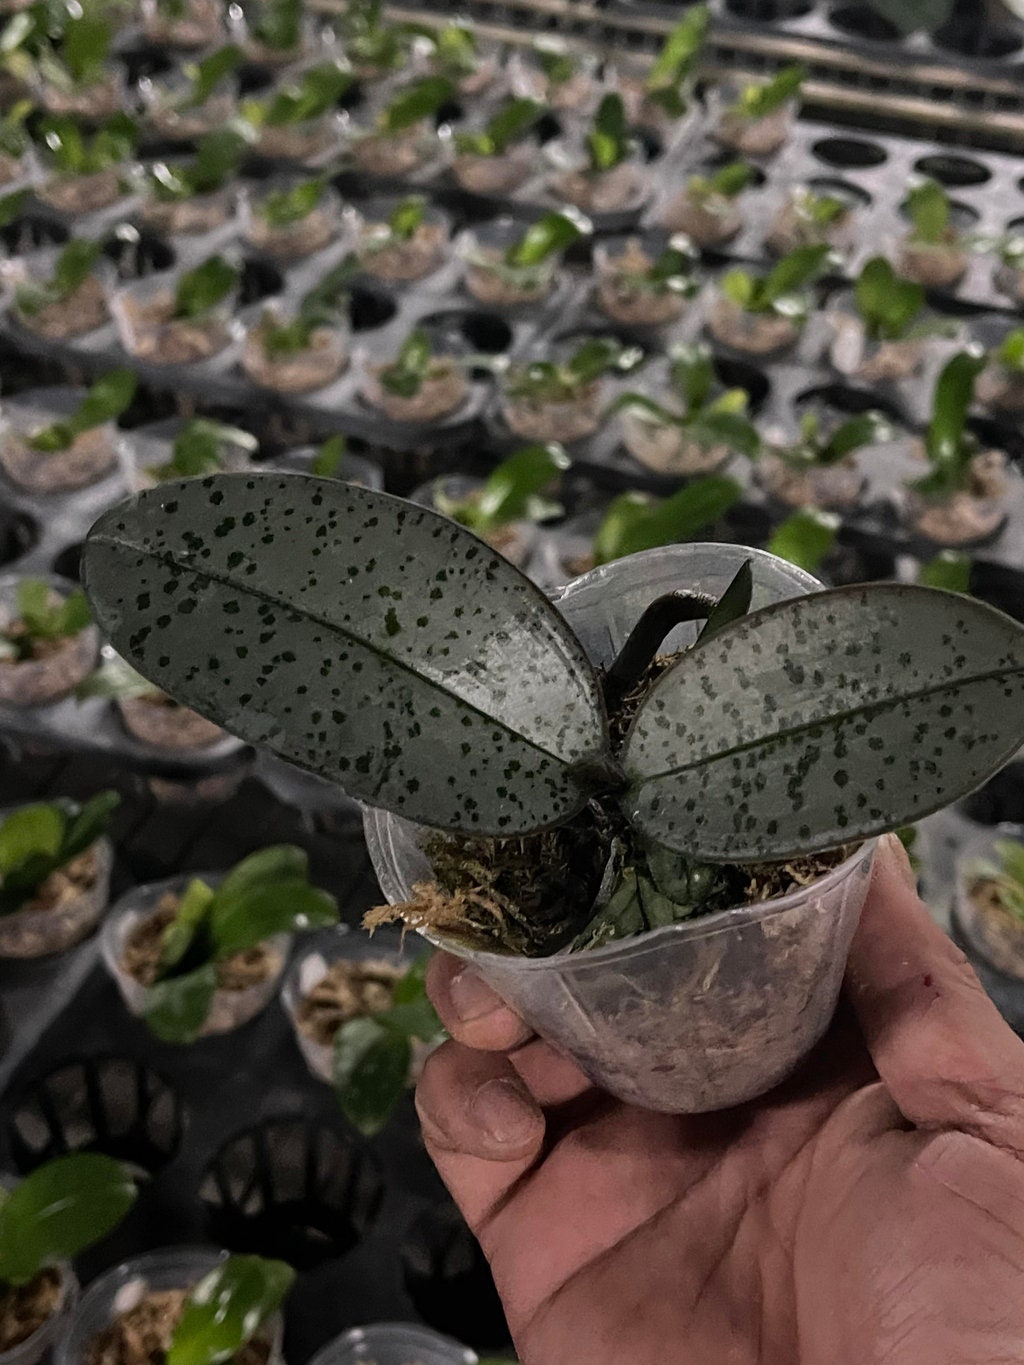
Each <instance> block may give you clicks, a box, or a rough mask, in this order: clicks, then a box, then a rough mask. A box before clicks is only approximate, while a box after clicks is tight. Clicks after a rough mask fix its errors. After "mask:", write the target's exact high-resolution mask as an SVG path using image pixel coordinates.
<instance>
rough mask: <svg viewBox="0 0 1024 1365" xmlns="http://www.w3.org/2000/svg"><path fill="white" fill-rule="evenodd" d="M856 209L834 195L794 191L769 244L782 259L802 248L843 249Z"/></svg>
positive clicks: (801, 188)
mask: <svg viewBox="0 0 1024 1365" xmlns="http://www.w3.org/2000/svg"><path fill="white" fill-rule="evenodd" d="M852 215H853V206H852V204H851V203H850V201H849V200H848V199H841V198H839V196H838V195H835V194H828V193H824V194H818V193H817V192H816V191H815V190H813V189H811V188H810V187H809V186H806V185H800V186H797V188H796V189H795V190H793V191H792V192H791V193H790V195H789V196H788V198H787V199H786V200H785V202H784V203H783V205H782V208H781V209H780V210H779V213H778V215H777V216H776V218H775V222H774V223H773V225H772V229H771V231H770V233H769V234H768V245H769V246H770V247H771V249H772V251H774V252H775V253H776V254H777V255H779V256H784V255H786V254H787V252H791V251H795V250H797V248H798V247H802V246H820V245H822V244H825V245H827V246H830V247H832V248H833V249H835V250H841V249H842V248H843V247H844V246H845V245H846V244H847V243H846V238H847V235H848V229H849V225H850V220H851V217H852Z"/></svg>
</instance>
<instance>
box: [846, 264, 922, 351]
mask: <svg viewBox="0 0 1024 1365" xmlns="http://www.w3.org/2000/svg"><path fill="white" fill-rule="evenodd" d="M854 299H855V302H856V304H857V311H858V313H859V314H860V316H861V319H862V320H863V322H864V329H865V332H866V333H867V336H868V338H869V339H870V340H871V341H899V340H901V339H902V338H903V337H905V336H906V335H907V333H908V332H909V330H910V328H911V326H912V325H913V323H914V322H915V321H916V319H917V318H918V316H919V315H920V313H921V310H922V308H923V307H924V303H925V288H924V285H923V284H915V283H914V282H913V281H911V280H901V279H900V277H899V276H898V275H897V274H896V272H895V270H893V268H892V266H891V265H890V264H889V262H888V261H887V260H886V259H885V257H884V256H875V257H873V259H872V260H870V261H868V262H867V263H866V264H865V266H864V269H863V270H862V271H861V272H860V275H859V276H858V278H857V282H856V284H855V286H854Z"/></svg>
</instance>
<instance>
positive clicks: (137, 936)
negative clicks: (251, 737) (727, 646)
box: [102, 476, 338, 1043]
mask: <svg viewBox="0 0 1024 1365" xmlns="http://www.w3.org/2000/svg"><path fill="white" fill-rule="evenodd" d="M221 477H223V476H221ZM337 919H338V907H337V904H336V903H335V900H334V897H333V896H331V895H329V894H328V893H327V892H326V891H321V890H320V889H319V888H317V887H315V886H313V885H312V884H311V883H310V880H309V862H308V858H307V856H306V854H305V853H304V852H303V851H302V849H299V848H294V847H292V846H291V845H287V844H282V845H280V846H275V847H272V848H265V849H261V850H260V852H258V853H254V854H252V855H250V857H248V858H246V859H244V860H243V861H242V862H240V863H238V864H237V865H236V866H235V867H234V868H232V869H231V871H230V872H228V873H227V874H226V875H221V876H213V877H202V878H200V877H188V876H183V877H176V878H173V879H172V880H170V881H167V882H160V883H157V884H154V885H149V886H142V887H136V888H135V890H134V891H131V892H129V893H128V894H127V895H126V896H124V897H123V898H122V899H121V900H120V901H119V902H118V904H117V905H116V906H115V907H114V908H113V910H112V911H111V913H110V915H109V916H108V917H107V919H106V921H105V922H104V926H103V945H102V946H103V957H104V961H105V962H106V965H107V969H108V970H109V972H110V974H111V976H112V977H113V978H114V980H115V981H116V983H117V986H118V989H119V990H120V992H121V995H122V998H123V999H124V1002H125V1004H126V1005H127V1006H128V1008H129V1010H130V1011H131V1012H132V1014H135V1015H138V1016H140V1017H141V1018H143V1019H144V1020H145V1022H146V1024H147V1025H148V1027H149V1029H150V1031H151V1032H152V1033H153V1034H155V1035H156V1037H157V1038H159V1039H160V1040H161V1041H162V1042H165V1043H194V1042H195V1041H196V1040H197V1039H198V1038H206V1037H210V1036H211V1035H213V1034H218V1033H225V1032H228V1031H229V1030H231V1029H235V1028H238V1027H240V1026H241V1025H242V1024H245V1023H248V1021H249V1020H250V1019H252V1018H253V1017H254V1016H255V1015H256V1014H258V1013H259V1011H260V1010H262V1009H263V1008H264V1007H265V1006H266V1005H267V1003H268V1002H269V1000H270V999H271V997H272V996H273V994H274V991H275V989H276V986H277V982H278V980H279V978H280V976H281V973H282V971H283V970H284V966H285V962H286V961H287V957H288V949H289V946H290V942H291V936H292V935H293V934H295V933H299V932H303V931H306V930H310V929H319V928H323V927H325V926H328V925H331V924H335V923H337Z"/></svg>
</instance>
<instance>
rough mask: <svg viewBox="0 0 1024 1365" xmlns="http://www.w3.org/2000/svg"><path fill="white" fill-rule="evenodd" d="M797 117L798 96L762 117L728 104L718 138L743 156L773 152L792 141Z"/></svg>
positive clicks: (718, 124)
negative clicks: (796, 98) (796, 99)
mask: <svg viewBox="0 0 1024 1365" xmlns="http://www.w3.org/2000/svg"><path fill="white" fill-rule="evenodd" d="M795 119H796V101H795V100H788V101H787V102H786V103H785V104H783V105H781V106H780V108H778V109H775V110H773V111H772V113H770V114H766V115H765V116H764V117H763V118H750V117H748V116H747V115H746V114H742V113H738V112H736V111H734V110H733V109H731V108H725V109H723V110H722V112H721V114H720V115H719V118H718V123H717V125H716V127H715V140H716V141H717V142H718V143H720V144H721V146H723V147H728V148H729V150H730V151H733V152H739V153H740V154H741V155H743V156H771V155H772V154H773V153H775V152H777V151H778V150H779V149H780V148H781V147H783V146H784V145H785V144H786V142H788V141H789V134H790V130H791V129H792V127H793V122H794V120H795Z"/></svg>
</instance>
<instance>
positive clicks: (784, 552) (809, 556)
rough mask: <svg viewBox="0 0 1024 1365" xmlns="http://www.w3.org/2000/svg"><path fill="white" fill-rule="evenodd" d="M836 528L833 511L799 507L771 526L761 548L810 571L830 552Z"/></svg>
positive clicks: (837, 520)
mask: <svg viewBox="0 0 1024 1365" xmlns="http://www.w3.org/2000/svg"><path fill="white" fill-rule="evenodd" d="M838 532H839V518H838V517H837V516H836V515H835V513H834V512H822V511H820V510H819V509H818V508H816V507H803V508H800V509H799V510H798V511H796V512H793V513H791V514H790V515H789V516H788V517H787V518H786V520H785V521H783V522H782V523H780V525H778V526H777V527H776V528H775V530H774V531H773V532H772V535H771V539H770V540H769V541H768V544H767V546H766V547H765V548H766V549H767V550H768V553H769V554H773V555H777V556H778V558H779V559H788V560H789V562H790V563H791V564H796V565H797V567H798V568H801V569H806V570H807V572H808V573H814V572H815V570H817V569H818V568H820V567H821V565H822V563H824V561H825V559H826V558H827V557H828V555H829V554H830V553H831V552H832V547H833V546H834V545H835V543H836V536H837V534H838Z"/></svg>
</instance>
